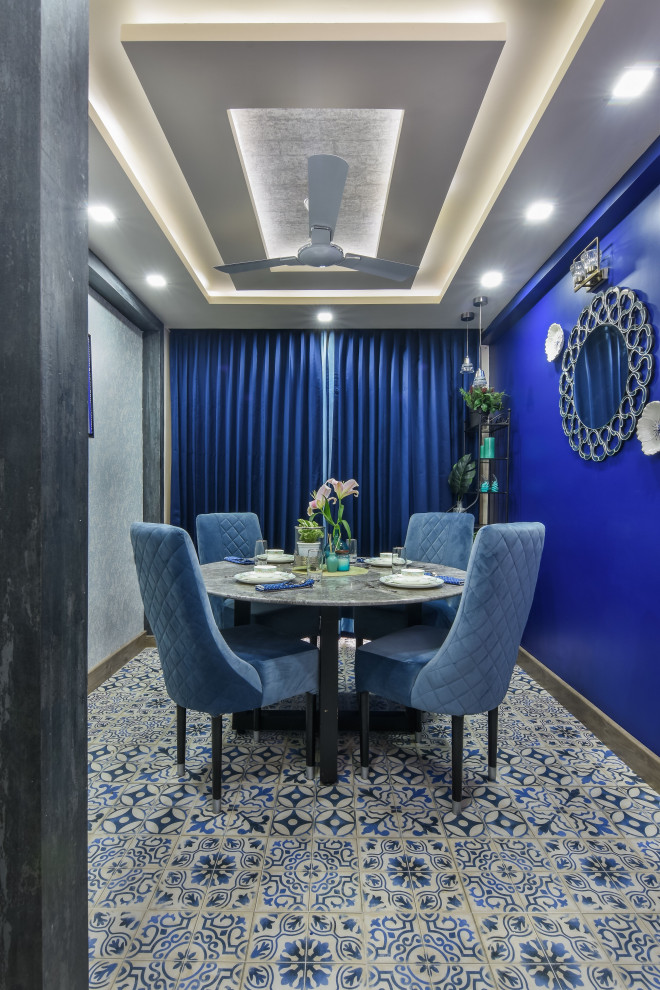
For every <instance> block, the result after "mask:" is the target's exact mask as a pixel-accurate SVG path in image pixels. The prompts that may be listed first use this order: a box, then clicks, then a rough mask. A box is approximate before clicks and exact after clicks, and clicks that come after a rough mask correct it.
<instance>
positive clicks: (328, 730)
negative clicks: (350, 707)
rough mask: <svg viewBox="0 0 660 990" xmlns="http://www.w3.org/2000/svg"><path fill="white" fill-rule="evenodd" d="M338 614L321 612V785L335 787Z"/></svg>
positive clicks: (333, 610)
mask: <svg viewBox="0 0 660 990" xmlns="http://www.w3.org/2000/svg"><path fill="white" fill-rule="evenodd" d="M339 613H340V609H339V607H338V606H334V605H333V606H323V607H322V608H321V667H320V684H319V764H320V778H321V783H322V784H334V783H336V780H337V740H338V729H337V696H338V690H339V688H338V665H339Z"/></svg>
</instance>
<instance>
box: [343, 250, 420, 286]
mask: <svg viewBox="0 0 660 990" xmlns="http://www.w3.org/2000/svg"><path fill="white" fill-rule="evenodd" d="M340 264H341V267H342V268H353V269H354V270H355V271H356V272H366V274H367V275H380V277H381V278H391V279H393V280H394V281H395V282H405V281H406V279H407V278H412V277H413V276H414V275H416V274H417V272H418V271H419V265H404V264H402V263H401V262H400V261H385V259H384V258H367V257H366V256H365V255H363V254H346V255H344V260H343V261H342V262H340Z"/></svg>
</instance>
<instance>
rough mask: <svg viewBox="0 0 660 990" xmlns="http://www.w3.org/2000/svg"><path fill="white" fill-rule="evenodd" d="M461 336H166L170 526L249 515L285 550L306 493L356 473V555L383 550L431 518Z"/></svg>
mask: <svg viewBox="0 0 660 990" xmlns="http://www.w3.org/2000/svg"><path fill="white" fill-rule="evenodd" d="M463 346H464V335H463V334H462V333H461V331H446V330H443V331H433V330H429V331H426V330H416V331H390V330H385V331H372V332H359V331H354V332H345V333H330V334H318V333H294V332H275V331H272V332H271V331H232V330H229V331H216V330H212V331H205V330H200V331H172V333H171V334H170V372H171V374H170V377H171V393H172V395H171V397H172V506H171V520H172V523H173V524H174V525H178V526H183V528H184V529H187V530H188V532H189V533H190V534H191V535H192V536H193V539H194V538H195V519H196V517H197V515H198V514H199V513H201V512H237V511H251V512H256V514H257V515H258V516H259V519H260V521H261V527H262V530H263V534H264V536H265V537H266V538H267V539H268V540H269V541H270V542H271V544H272V545H274V546H283V547H284V548H285V549H287V550H290V549H291V547H292V544H293V527H294V525H295V523H296V519H297V518H298V517H299V516H303V515H304V514H305V510H306V507H307V503H308V501H309V493H310V491H312V489H316V488H318V486H319V485H320V484H321V483H322V482H323V481H325V480H326V478H327V477H335V478H339V479H341V480H344V481H345V480H346V479H348V478H351V477H353V478H356V479H357V481H358V482H359V485H360V496H359V498H358V499H353V498H351V499H349V500H348V504H347V513H346V516H347V519H348V520H349V522H350V524H351V526H352V528H353V530H354V535H355V536H356V537H357V539H358V547H359V551H360V553H364V554H372V553H378V552H380V551H381V550H386V549H389V548H391V547H392V546H393V545H394V544H396V543H399V541H401V540H402V538H403V537H404V536H405V532H406V528H407V526H408V519H409V517H410V515H411V514H412V513H413V512H430V511H443V510H446V509H448V508H450V506H451V504H452V501H453V498H452V495H451V492H450V491H449V488H448V486H447V476H448V475H449V472H450V470H451V467H452V464H454V463H455V461H457V460H458V458H459V457H460V456H461V453H462V452H463V415H464V409H463V400H462V399H461V397H460V395H459V393H458V387H459V385H460V384H461V383H462V382H461V379H460V375H459V368H460V365H461V360H462V348H463Z"/></svg>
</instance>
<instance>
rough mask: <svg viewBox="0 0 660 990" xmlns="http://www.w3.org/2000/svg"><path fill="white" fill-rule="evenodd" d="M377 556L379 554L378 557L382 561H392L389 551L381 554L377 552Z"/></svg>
mask: <svg viewBox="0 0 660 990" xmlns="http://www.w3.org/2000/svg"><path fill="white" fill-rule="evenodd" d="M379 556H380V559H381V560H382V561H383V563H387V564H391V563H392V554H391V553H381V554H379Z"/></svg>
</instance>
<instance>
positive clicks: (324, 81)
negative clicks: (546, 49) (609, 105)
mask: <svg viewBox="0 0 660 990" xmlns="http://www.w3.org/2000/svg"><path fill="white" fill-rule="evenodd" d="M123 45H124V48H125V50H126V52H127V54H128V57H129V58H130V60H131V63H132V65H133V68H134V69H135V72H136V73H137V76H138V78H139V80H140V83H141V85H142V88H143V89H144V92H145V93H146V95H147V97H148V99H149V102H150V104H151V107H152V109H153V111H154V112H155V114H156V117H157V119H158V122H159V124H160V126H161V128H162V131H163V133H164V135H165V137H166V138H167V141H168V144H169V146H170V148H171V149H172V151H173V152H174V155H175V157H176V160H177V162H178V165H179V167H180V169H181V171H182V173H183V176H184V177H185V179H186V182H187V184H188V187H189V188H190V191H191V192H192V195H193V196H194V199H195V201H196V203H197V205H198V207H199V210H200V212H201V215H202V217H203V218H204V221H205V223H206V226H207V228H208V231H209V232H210V234H211V237H212V238H213V241H214V242H215V244H216V246H217V250H218V255H217V256H216V257H215V258H213V259H209V261H210V264H209V270H208V271H207V272H205V273H204V274H205V275H207V276H208V277H209V280H210V281H209V291H210V294H211V295H212V294H213V290H214V289H215V290H217V291H227V288H232V286H235V287H236V289H238V290H239V291H246V292H249V291H260V290H261V291H269V290H270V291H272V290H273V289H277V290H280V291H298V290H302V291H304V290H308V291H316V292H318V291H334V290H342V289H347V290H352V291H355V290H362V291H374V290H376V291H378V292H382V291H383V290H384V291H388V290H390V291H392V290H394V289H395V290H396V291H399V289H400V286H401V285H403V286H406V285H409V284H410V283H391V282H388V281H387V280H385V279H382V278H378V277H376V276H372V275H366V274H363V273H356V272H347V271H346V270H345V269H336V268H335V269H333V268H329V269H325V270H319V269H315V270H313V271H298V270H295V269H286V268H279V269H276V270H274V271H269V270H265V271H258V272H248V273H243V274H240V275H234V276H232V278H231V279H230V278H229V276H227V275H223V274H221V273H217V272H213V271H212V267H213V266H214V265H217V264H221V263H225V264H231V263H233V262H237V261H246V260H251V259H258V258H264V257H267V256H268V253H269V251H268V248H267V246H266V245H265V244H264V243H263V241H262V237H261V233H260V230H259V224H258V222H257V218H256V215H255V212H254V208H253V206H252V201H251V198H250V191H249V189H248V185H247V183H246V181H245V176H244V172H243V167H242V164H241V160H240V155H239V153H238V151H237V148H236V143H235V141H234V136H233V134H232V130H231V123H230V119H229V115H228V114H227V113H226V112H225V111H224V109H223V108H224V107H227V108H230V109H232V110H240V109H250V110H255V109H262V110H267V109H268V108H272V107H273V106H275V107H277V108H281V109H289V110H301V109H307V110H311V111H317V110H330V111H336V110H354V109H356V108H357V109H360V108H364V109H365V110H368V109H369V108H371V109H373V110H377V111H378V110H391V109H400V110H402V111H403V119H402V124H401V128H400V133H399V138H398V147H397V152H396V157H395V160H394V166H393V169H392V172H391V181H390V183H389V195H388V197H387V204H386V209H385V214H384V217H383V222H382V229H381V235H380V243H379V246H378V256H379V257H383V258H386V259H388V260H391V261H399V262H403V263H405V264H410V265H419V264H420V263H421V261H422V257H423V256H424V252H425V250H426V247H427V245H428V242H429V239H430V237H431V234H432V232H433V228H434V225H435V222H436V220H437V217H438V214H439V213H440V211H441V209H442V205H443V202H444V199H445V196H446V194H447V190H448V189H449V187H450V185H451V183H452V180H453V178H454V175H455V173H456V168H457V166H458V162H459V160H460V158H461V155H462V153H463V149H464V147H465V144H466V141H467V139H468V136H469V134H470V131H471V129H472V126H473V124H474V120H475V117H476V115H477V113H478V111H479V108H480V106H481V104H482V101H483V99H484V95H485V93H486V90H487V89H488V86H489V83H490V81H491V78H492V75H493V72H494V70H495V67H496V65H497V62H498V59H499V57H500V54H501V51H502V47H503V42H502V41H501V40H491V39H486V40H474V41H451V42H449V41H414V42H411V41H401V42H398V41H385V42H380V41H373V42H372V41H360V42H357V43H356V42H337V41H333V42H324V41H304V42H296V41H275V42H269V41H265V42H241V41H233V42H224V41H217V42H216V41H213V42H205V41H195V42H190V41H177V42H170V41H124V42H123ZM264 80H268V85H264ZM358 98H359V103H358ZM356 104H357V107H356ZM290 119H291V120H292V121H293V120H294V119H295V115H292V117H291V118H290ZM315 127H316V125H315V124H314V122H313V114H308V115H306V117H305V118H299V120H298V122H297V129H296V137H295V144H296V146H297V147H301V146H311V145H312V144H313V142H314V135H315ZM341 143H342V142H341V134H340V133H339V134H337V135H336V139H335V142H334V147H333V149H332V150H333V153H334V154H338V155H340V156H341V157H343V158H345V159H346V161H347V162H348V165H349V176H351V173H354V174H355V173H360V172H361V175H362V176H364V170H365V167H366V168H367V169H368V166H369V162H368V160H367V159H366V158H365V157H364V155H363V153H362V152H360V150H359V141H358V142H356V141H355V140H354V138H353V137H352V135H351V136H350V146H349V148H348V152H344V149H343V147H342V146H341ZM356 151H358V152H359V157H358V158H357V160H356V161H354V160H352V156H351V152H353V153H355V152H356ZM279 152H280V157H281V163H280V164H281V167H282V168H284V169H286V170H288V171H289V172H290V173H294V172H295V173H296V177H297V180H298V181H300V180H301V179H302V188H303V189H304V186H305V184H306V170H305V171H303V174H302V176H301V175H300V167H301V162H300V154H299V152H298V151H296V150H294V151H291V152H290V151H289V149H287V147H286V145H284V144H282V145H280V146H279ZM303 158H304V156H303ZM361 163H362V165H361ZM304 167H305V166H304V164H303V169H304ZM361 168H362V171H361ZM357 181H358V182H359V181H360V176H359V175H358V176H357ZM296 197H297V198H298V199H300V193H299V191H298V193H296ZM303 198H304V196H303ZM291 209H294V207H293V205H292V206H291ZM343 221H344V217H343V216H342V213H340V218H339V223H343ZM339 230H340V227H339V224H338V231H339ZM307 234H308V230H307V226H306V223H305V221H304V218H303V221H302V224H301V227H300V233H299V235H298V236H297V237H295V238H294V246H295V247H296V248H297V247H300V245H301V244H302V243H303V242H304V241H305V240H306V239H307ZM336 240H337V241H338V243H340V244H341V246H342V247H343V248H344V250H348V251H355V250H356V247H355V245H354V244H353V243H351V242H350V241H349V240H348V239H347V240H346V241H345V242H344V241H343V240H342V239H341V238H340V236H339V233H338V234H337V235H336ZM284 253H285V254H287V253H291V249H289V250H288V251H285V252H284ZM365 253H366V252H365ZM368 253H369V254H370V255H372V254H375V253H376V252H373V251H369V252H368ZM279 255H280V252H276V253H275V256H276V257H277V256H279Z"/></svg>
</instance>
